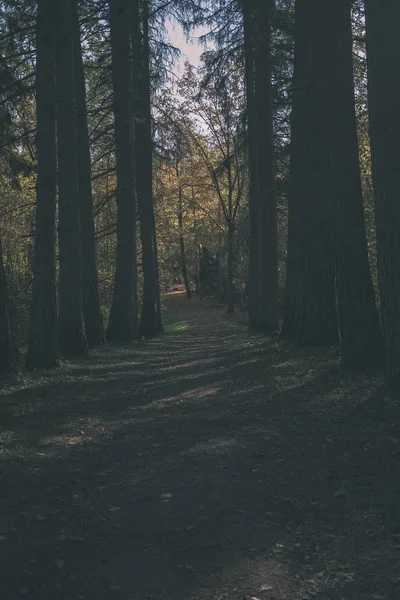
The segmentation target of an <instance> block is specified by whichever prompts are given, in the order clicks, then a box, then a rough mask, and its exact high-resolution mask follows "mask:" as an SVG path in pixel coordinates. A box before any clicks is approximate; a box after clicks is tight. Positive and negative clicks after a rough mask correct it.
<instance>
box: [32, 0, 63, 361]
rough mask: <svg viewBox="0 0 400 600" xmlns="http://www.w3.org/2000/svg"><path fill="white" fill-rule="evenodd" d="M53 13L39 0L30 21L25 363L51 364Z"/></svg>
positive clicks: (53, 317)
mask: <svg viewBox="0 0 400 600" xmlns="http://www.w3.org/2000/svg"><path fill="white" fill-rule="evenodd" d="M54 31H55V13H54V3H53V1H52V0H39V2H38V14H37V22H36V122H37V128H36V153H37V158H38V165H37V181H36V230H35V255H34V264H33V275H34V278H33V286H32V307H31V316H30V327H29V339H28V355H27V365H28V367H32V368H50V367H54V366H56V364H57V355H58V344H57V305H56V202H57V144H56V88H55V83H56V82H55V46H54Z"/></svg>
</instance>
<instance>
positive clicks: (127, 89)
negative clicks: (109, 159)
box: [107, 0, 138, 342]
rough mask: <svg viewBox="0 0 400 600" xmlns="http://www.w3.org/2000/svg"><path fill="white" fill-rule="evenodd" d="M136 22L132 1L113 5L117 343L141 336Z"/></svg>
mask: <svg viewBox="0 0 400 600" xmlns="http://www.w3.org/2000/svg"><path fill="white" fill-rule="evenodd" d="M132 17H133V15H132V13H131V10H130V2H129V1H128V0H110V25H111V50H112V84H113V110H114V121H115V149H116V161H117V165H116V166H117V210H118V214H117V256H116V269H115V282H114V292H113V298H112V305H111V311H110V320H109V323H108V329H107V337H108V339H109V340H110V341H115V342H129V341H131V340H134V339H135V338H137V336H138V321H137V312H138V311H137V283H136V188H135V173H134V160H135V158H134V136H133V100H132V99H133V94H132V62H131V52H130V41H129V39H130V38H129V36H130V26H131V18H132Z"/></svg>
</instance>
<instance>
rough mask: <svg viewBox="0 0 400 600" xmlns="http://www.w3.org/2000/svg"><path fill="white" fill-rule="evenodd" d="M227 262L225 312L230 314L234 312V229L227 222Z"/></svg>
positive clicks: (231, 224)
mask: <svg viewBox="0 0 400 600" xmlns="http://www.w3.org/2000/svg"><path fill="white" fill-rule="evenodd" d="M227 237H228V261H227V272H226V312H227V313H228V314H232V313H233V312H235V306H234V295H235V288H234V284H233V277H234V250H235V245H234V244H235V227H234V224H233V223H232V222H228V236H227Z"/></svg>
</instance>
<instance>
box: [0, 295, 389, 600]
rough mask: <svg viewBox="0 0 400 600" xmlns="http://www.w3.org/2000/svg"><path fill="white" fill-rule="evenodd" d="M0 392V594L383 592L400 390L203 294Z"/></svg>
mask: <svg viewBox="0 0 400 600" xmlns="http://www.w3.org/2000/svg"><path fill="white" fill-rule="evenodd" d="M165 316H166V322H167V333H166V334H165V335H163V336H162V337H160V338H159V339H157V340H153V341H149V342H141V343H137V344H132V345H130V346H129V347H128V346H126V347H123V348H108V349H105V350H103V351H99V352H97V353H96V354H95V355H93V356H92V357H91V358H90V359H87V360H85V361H77V362H73V363H72V362H71V363H64V364H63V365H62V366H61V367H60V368H58V369H56V370H55V371H53V372H51V373H37V374H35V375H30V376H25V378H24V377H23V376H22V375H21V376H19V377H18V378H16V379H15V380H14V381H10V382H8V383H7V384H4V385H3V387H2V388H0V391H1V398H0V420H1V421H0V422H1V432H0V468H1V471H0V503H1V505H0V553H1V561H0V599H1V600H19V599H20V598H26V599H28V600H79V599H84V600H95V599H96V600H114V599H115V600H119V599H120V600H257V599H258V600H300V599H301V600H309V599H312V598H315V599H318V600H325V599H330V600H340V599H343V600H364V599H365V600H367V599H368V600H373V599H381V600H391V599H393V600H398V599H399V598H400V500H399V493H400V469H399V462H400V406H399V399H398V397H397V396H396V395H395V394H394V393H392V392H390V391H389V390H388V389H387V388H386V387H385V386H384V385H383V383H382V379H381V378H380V377H378V376H375V377H366V376H361V375H359V376H358V375H357V376H350V375H346V374H344V373H342V372H341V370H340V367H339V365H338V359H337V358H335V357H334V354H335V353H334V351H333V349H325V350H316V349H314V350H313V349H304V348H303V349H299V348H294V347H293V346H291V345H290V344H288V343H285V342H284V341H282V340H280V339H279V338H266V337H261V336H255V335H250V334H249V333H247V331H246V329H245V327H244V326H243V325H242V324H241V323H240V318H238V317H234V318H233V319H232V320H230V319H229V318H228V317H227V316H225V315H224V313H223V310H222V309H221V308H217V307H212V306H210V303H209V304H208V305H207V302H206V301H203V304H200V303H199V302H193V303H189V302H187V301H186V300H185V299H184V298H183V297H182V295H181V294H175V295H171V296H170V297H169V299H167V301H166V313H165Z"/></svg>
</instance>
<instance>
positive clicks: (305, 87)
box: [281, 0, 338, 345]
mask: <svg viewBox="0 0 400 600" xmlns="http://www.w3.org/2000/svg"><path fill="white" fill-rule="evenodd" d="M313 11H314V4H313V0H297V1H296V15H295V23H296V25H295V54H294V75H293V91H292V94H293V96H292V115H291V157H290V181H289V227H288V247H287V268H286V288H285V305H284V319H283V327H282V332H281V333H282V335H283V336H285V337H287V338H289V339H293V340H295V341H297V342H299V343H304V344H310V345H324V344H334V343H336V342H337V341H338V328H337V316H336V297H335V275H334V260H333V254H332V249H331V243H330V223H329V220H330V210H329V197H328V194H329V191H328V189H327V180H326V174H327V165H326V151H325V148H324V140H323V139H322V138H321V130H320V128H319V118H318V116H317V115H318V113H320V112H321V107H320V106H319V105H318V102H317V101H316V95H315V81H314V52H313V50H314V43H313V37H312V35H313Z"/></svg>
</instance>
